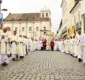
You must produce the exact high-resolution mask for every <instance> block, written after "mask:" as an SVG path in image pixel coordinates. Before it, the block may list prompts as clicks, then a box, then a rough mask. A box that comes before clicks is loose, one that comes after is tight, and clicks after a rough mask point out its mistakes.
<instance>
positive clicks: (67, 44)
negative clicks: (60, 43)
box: [65, 40, 69, 53]
mask: <svg viewBox="0 0 85 80" xmlns="http://www.w3.org/2000/svg"><path fill="white" fill-rule="evenodd" d="M65 45H66V47H65V51H66V53H69V49H68V46H69V41H68V40H66V41H65Z"/></svg>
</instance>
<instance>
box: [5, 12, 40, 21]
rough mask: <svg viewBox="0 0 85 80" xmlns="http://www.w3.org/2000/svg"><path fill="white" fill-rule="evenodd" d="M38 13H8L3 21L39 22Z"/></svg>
mask: <svg viewBox="0 0 85 80" xmlns="http://www.w3.org/2000/svg"><path fill="white" fill-rule="evenodd" d="M39 19H40V13H15V14H12V13H9V15H8V16H7V17H6V18H5V21H18V20H28V21H32V20H39Z"/></svg>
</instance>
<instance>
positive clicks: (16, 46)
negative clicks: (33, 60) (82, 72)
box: [0, 28, 85, 66]
mask: <svg viewBox="0 0 85 80" xmlns="http://www.w3.org/2000/svg"><path fill="white" fill-rule="evenodd" d="M36 50H38V51H41V50H52V51H60V52H62V53H67V54H70V55H71V56H73V57H75V58H78V61H79V62H81V61H83V63H85V34H83V35H80V34H79V33H78V32H76V34H75V35H74V36H71V37H69V38H66V39H52V40H51V41H49V40H46V39H45V38H43V39H39V40H37V39H33V38H30V39H29V37H26V36H23V35H20V36H19V37H17V32H16V31H14V32H13V34H12V37H9V35H7V29H6V28H5V29H3V31H2V33H1V34H0V64H1V65H3V66H6V65H8V64H9V57H11V58H12V60H13V61H17V60H20V59H23V58H24V57H25V56H26V55H27V54H29V51H30V52H33V51H36Z"/></svg>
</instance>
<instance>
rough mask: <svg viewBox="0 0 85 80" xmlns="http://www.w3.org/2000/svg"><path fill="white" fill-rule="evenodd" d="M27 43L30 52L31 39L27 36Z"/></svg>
mask: <svg viewBox="0 0 85 80" xmlns="http://www.w3.org/2000/svg"><path fill="white" fill-rule="evenodd" d="M26 45H27V52H28V53H29V50H30V40H29V37H28V38H27V41H26Z"/></svg>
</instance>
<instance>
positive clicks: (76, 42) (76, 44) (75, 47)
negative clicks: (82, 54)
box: [74, 39, 78, 57]
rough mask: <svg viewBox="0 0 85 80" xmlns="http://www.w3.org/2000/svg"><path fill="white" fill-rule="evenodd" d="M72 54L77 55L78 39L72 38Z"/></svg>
mask: <svg viewBox="0 0 85 80" xmlns="http://www.w3.org/2000/svg"><path fill="white" fill-rule="evenodd" d="M74 56H77V57H78V40H77V39H74Z"/></svg>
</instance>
